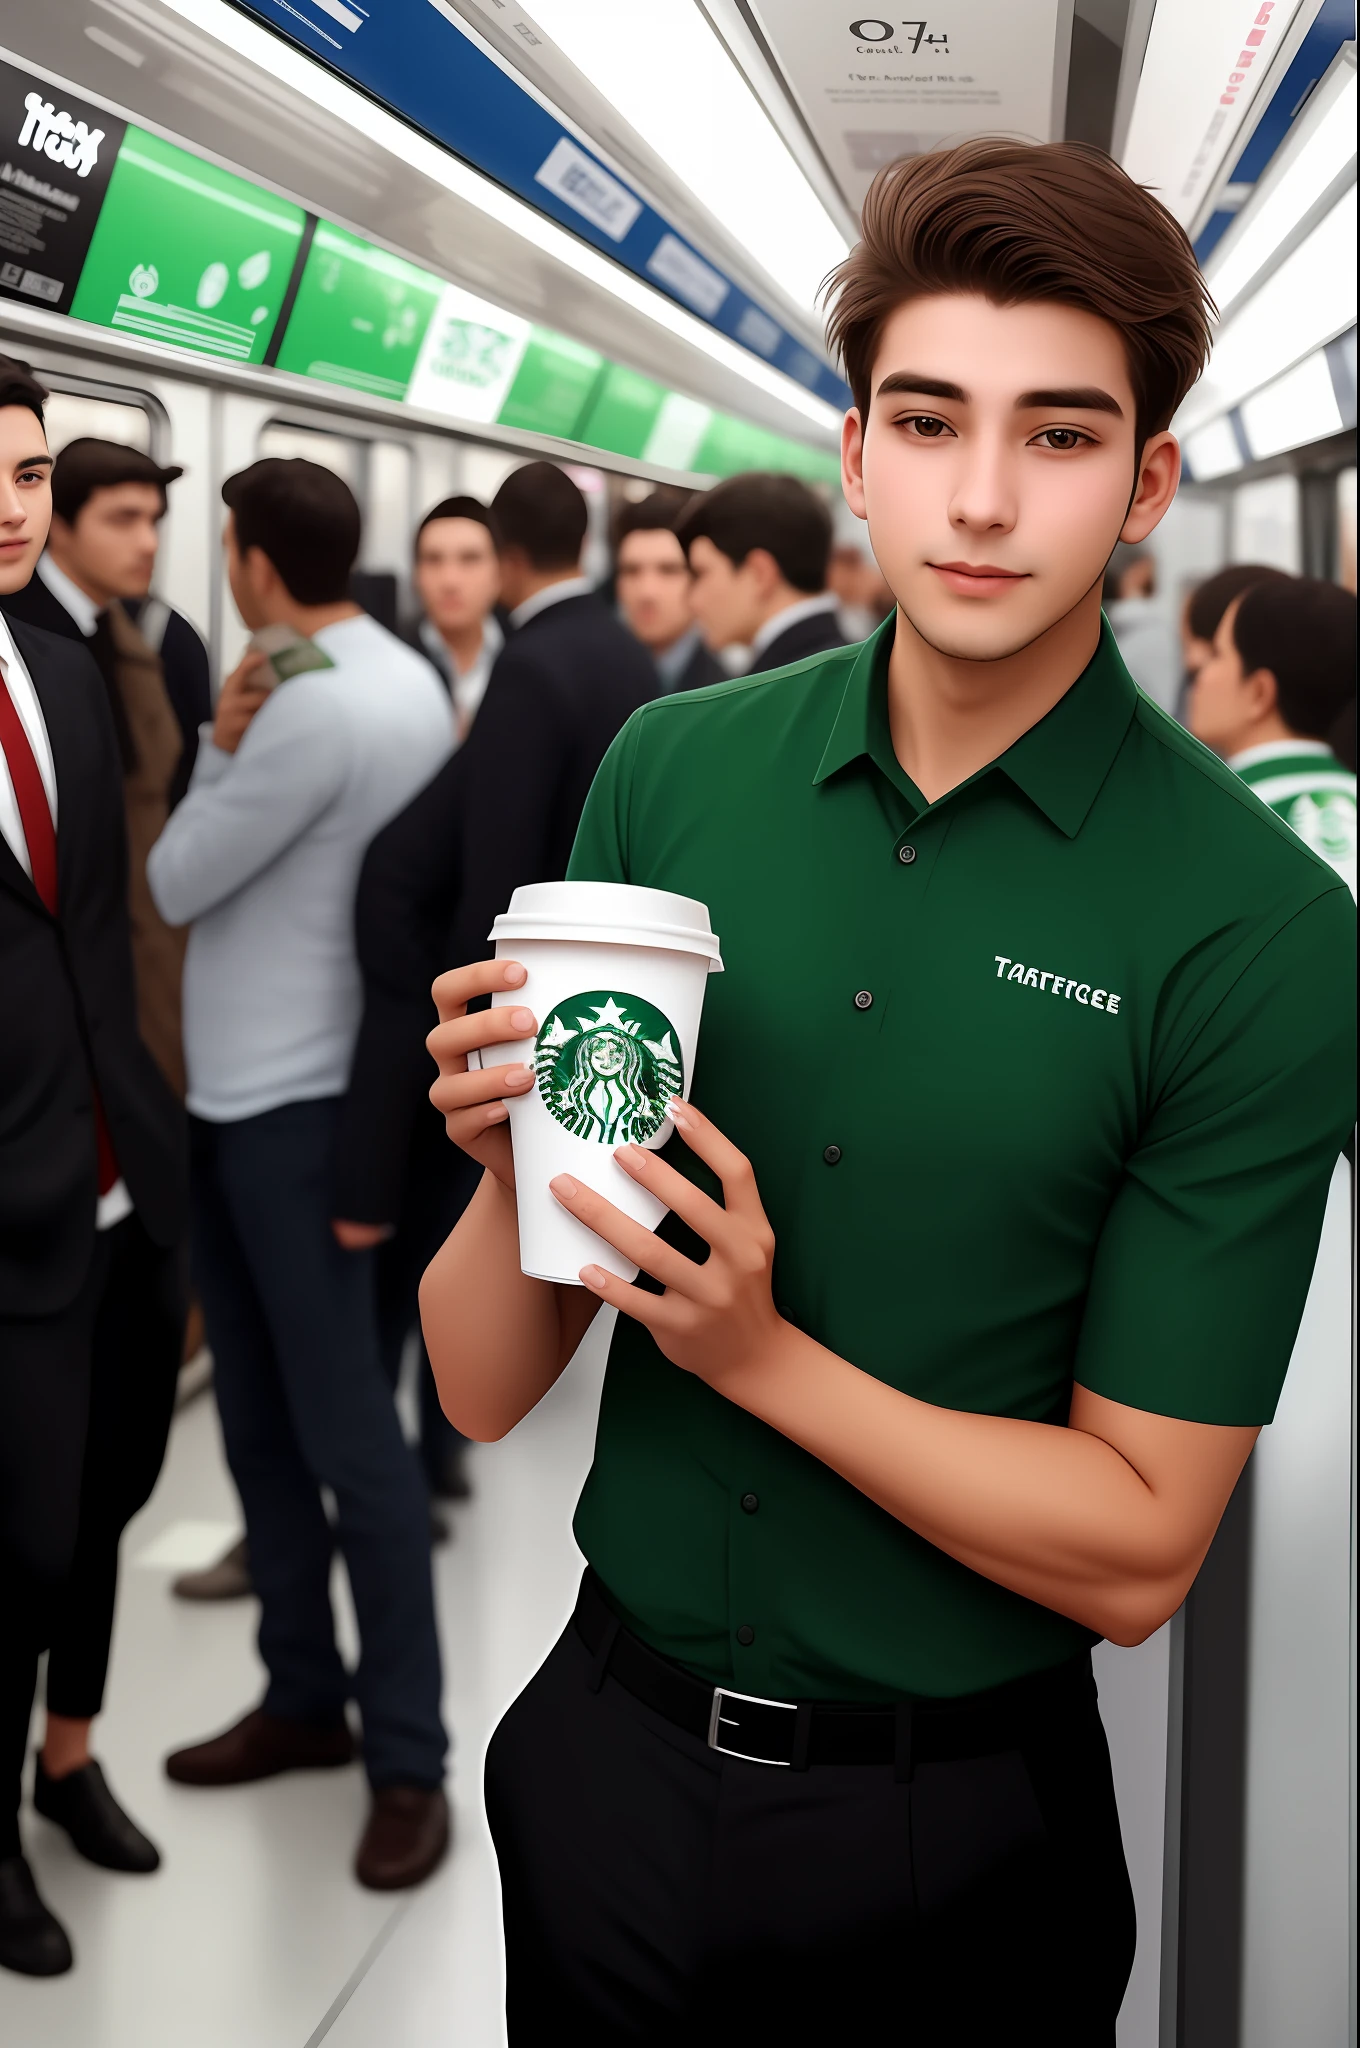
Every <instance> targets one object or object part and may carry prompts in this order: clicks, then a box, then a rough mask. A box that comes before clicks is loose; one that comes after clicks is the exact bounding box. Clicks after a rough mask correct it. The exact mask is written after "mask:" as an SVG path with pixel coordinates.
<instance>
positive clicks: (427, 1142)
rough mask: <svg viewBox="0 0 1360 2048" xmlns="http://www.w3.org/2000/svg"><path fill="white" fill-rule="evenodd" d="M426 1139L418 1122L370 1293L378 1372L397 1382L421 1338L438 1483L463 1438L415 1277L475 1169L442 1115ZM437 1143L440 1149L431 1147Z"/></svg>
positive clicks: (430, 1474) (455, 1212) (430, 1466)
mask: <svg viewBox="0 0 1360 2048" xmlns="http://www.w3.org/2000/svg"><path fill="white" fill-rule="evenodd" d="M438 1124H439V1128H438V1130H437V1132H436V1133H435V1134H434V1137H433V1139H431V1137H430V1135H429V1133H428V1132H427V1131H426V1130H425V1129H424V1128H423V1127H422V1128H421V1130H420V1133H419V1137H420V1142H419V1143H418V1144H413V1145H412V1147H411V1164H410V1172H409V1176H408V1183H407V1190H406V1198H405V1201H404V1202H403V1204H402V1212H401V1216H400V1217H399V1219H398V1221H397V1227H396V1230H395V1231H394V1232H393V1234H392V1236H391V1237H389V1238H388V1239H387V1241H386V1243H384V1244H380V1245H379V1246H378V1253H377V1262H376V1264H377V1274H376V1298H377V1313H378V1348H379V1350H380V1352H381V1354H382V1363H383V1371H384V1372H385V1373H386V1375H387V1378H388V1381H389V1383H390V1384H391V1385H392V1386H393V1387H395V1386H396V1384H397V1380H398V1378H399V1377H400V1374H401V1360H402V1354H403V1352H404V1351H405V1349H406V1340H407V1338H408V1337H409V1336H410V1334H411V1332H412V1330H414V1331H415V1333H416V1340H417V1342H418V1344H419V1347H420V1350H419V1357H418V1359H417V1362H416V1364H417V1382H416V1384H417V1389H418V1399H419V1403H420V1461H421V1464H422V1465H423V1466H424V1469H425V1476H426V1478H427V1479H428V1480H429V1481H430V1483H431V1484H432V1485H433V1486H435V1487H437V1486H438V1484H439V1482H440V1480H441V1478H442V1476H443V1468H444V1467H446V1466H447V1463H448V1460H449V1457H450V1455H451V1454H452V1453H453V1452H454V1451H455V1450H456V1448H457V1446H458V1445H459V1444H460V1443H461V1442H462V1441H463V1439H462V1437H461V1436H460V1435H459V1433H458V1431H457V1430H456V1429H455V1428H454V1426H453V1424H452V1423H451V1422H450V1421H449V1419H448V1417H447V1416H446V1415H445V1413H444V1411H443V1409H442V1408H441V1407H440V1405H439V1389H438V1388H437V1387H436V1385H435V1380H434V1373H433V1371H432V1369H431V1366H430V1355H429V1353H428V1351H427V1350H426V1349H425V1339H424V1337H423V1335H422V1334H421V1329H420V1302H419V1293H420V1281H421V1276H422V1274H423V1273H424V1271H425V1268H426V1267H427V1266H428V1265H429V1263H430V1260H431V1259H432V1258H433V1257H434V1255H435V1253H436V1252H437V1251H438V1250H439V1248H440V1246H441V1245H442V1244H443V1242H444V1240H445V1238H446V1237H447V1236H448V1234H449V1232H450V1231H451V1230H452V1229H453V1227H454V1225H455V1223H457V1221H458V1219H459V1217H460V1216H461V1215H462V1213H463V1211H464V1209H465V1208H466V1207H467V1205H468V1203H469V1202H470V1201H471V1199H472V1196H473V1194H474V1193H475V1191H476V1187H477V1182H478V1180H479V1179H480V1178H481V1169H480V1168H479V1167H478V1166H477V1165H476V1164H475V1162H474V1161H473V1160H471V1159H469V1158H468V1156H467V1154H466V1153H465V1152H460V1151H459V1150H458V1149H457V1147H456V1146H455V1145H451V1144H450V1143H449V1140H448V1138H447V1137H446V1136H445V1135H444V1120H443V1118H442V1117H440V1118H439V1119H438ZM436 1147H437V1148H438V1149H436Z"/></svg>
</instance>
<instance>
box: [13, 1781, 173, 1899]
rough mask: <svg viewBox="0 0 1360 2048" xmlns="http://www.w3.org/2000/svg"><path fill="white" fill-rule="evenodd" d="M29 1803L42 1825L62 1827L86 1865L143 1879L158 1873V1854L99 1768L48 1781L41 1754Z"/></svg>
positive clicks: (159, 1859)
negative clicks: (44, 1822)
mask: <svg viewBox="0 0 1360 2048" xmlns="http://www.w3.org/2000/svg"><path fill="white" fill-rule="evenodd" d="M33 1804H34V1806H35V1807H36V1808H37V1810H38V1812H39V1813H40V1814H41V1815H42V1817H43V1819H44V1820H50V1821H54V1822H55V1823H56V1825H57V1826H58V1827H59V1828H65V1830H66V1832H67V1834H68V1835H69V1836H70V1837H71V1841H72V1843H73V1844H74V1845H75V1847H76V1848H77V1849H78V1850H79V1852H80V1854H81V1855H82V1856H83V1857H84V1858H85V1860H86V1862H87V1863H97V1864H99V1865H100V1867H101V1869H104V1870H133V1871H137V1872H138V1873H139V1874H141V1875H145V1874H146V1873H147V1872H148V1871H151V1870H158V1869H159V1868H160V1861H161V1854H160V1850H159V1849H158V1848H157V1847H156V1845H155V1843H154V1842H149V1841H148V1840H147V1838H146V1836H145V1835H144V1834H143V1833H142V1831H141V1829H140V1828H139V1827H138V1826H137V1823H136V1821H134V1820H133V1819H132V1818H131V1817H130V1816H129V1815H128V1814H126V1813H124V1811H123V1809H122V1807H121V1806H120V1805H119V1804H118V1801H117V1800H116V1799H115V1798H114V1796H113V1794H112V1792H110V1790H109V1787H108V1780H107V1779H106V1778H105V1776H104V1773H103V1772H102V1771H101V1770H100V1768H99V1765H98V1764H96V1763H88V1764H85V1765H84V1766H83V1767H82V1768H81V1769H80V1770H78V1771H68V1772H67V1773H66V1775H65V1777H64V1778H49V1777H48V1775H47V1772H46V1771H45V1770H44V1769H43V1760H42V1757H41V1755H39V1757H38V1758H37V1768H36V1770H35V1771H34V1774H33Z"/></svg>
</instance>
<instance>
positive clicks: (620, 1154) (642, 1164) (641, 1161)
mask: <svg viewBox="0 0 1360 2048" xmlns="http://www.w3.org/2000/svg"><path fill="white" fill-rule="evenodd" d="M614 1157H615V1158H616V1159H617V1160H618V1161H619V1163H620V1165H622V1166H630V1167H631V1168H632V1169H633V1171H634V1173H636V1172H638V1171H639V1170H640V1169H645V1168H646V1167H647V1166H648V1165H649V1164H650V1158H649V1155H648V1154H647V1153H646V1152H644V1151H643V1149H642V1147H641V1145H620V1146H619V1149H618V1151H617V1152H616V1153H615V1154H614Z"/></svg>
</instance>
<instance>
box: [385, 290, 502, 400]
mask: <svg viewBox="0 0 1360 2048" xmlns="http://www.w3.org/2000/svg"><path fill="white" fill-rule="evenodd" d="M530 331H531V330H530V324H529V322H528V321H527V320H521V319H519V318H518V317H517V315H515V314H514V313H507V312H504V311H503V310H502V308H501V307H499V306H492V305H489V304H488V303H487V301H486V300H485V299H479V298H476V297H475V296H474V295H473V293H471V292H465V291H463V290H462V288H461V287H460V286H459V285H456V284H446V285H445V287H444V289H443V291H442V292H441V294H440V298H439V304H438V305H437V306H436V308H435V310H434V316H433V318H432V319H431V321H430V324H429V326H428V327H427V328H426V330H425V339H424V342H423V343H422V344H421V350H420V354H419V356H418V357H417V358H416V366H415V370H414V371H413V373H412V376H411V382H410V384H409V386H408V387H407V392H406V402H407V404H408V405H418V406H420V407H421V408H422V409H423V410H424V411H425V412H439V413H447V414H448V415H449V417H450V418H452V419H460V420H482V421H488V420H494V419H495V418H496V417H497V416H498V414H499V412H500V409H501V407H502V405H503V404H504V403H505V399H506V394H507V393H508V392H509V389H510V386H511V384H512V383H513V382H514V377H515V372H516V370H518V368H519V366H520V362H521V359H522V358H523V355H524V351H525V349H526V347H527V346H528V342H529V334H530Z"/></svg>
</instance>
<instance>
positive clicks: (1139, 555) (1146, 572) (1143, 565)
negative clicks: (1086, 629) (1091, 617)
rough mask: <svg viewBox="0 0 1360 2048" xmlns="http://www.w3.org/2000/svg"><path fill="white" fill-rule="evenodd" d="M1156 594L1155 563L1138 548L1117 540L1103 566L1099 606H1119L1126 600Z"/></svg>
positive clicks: (1144, 597)
mask: <svg viewBox="0 0 1360 2048" xmlns="http://www.w3.org/2000/svg"><path fill="white" fill-rule="evenodd" d="M1156 595H1157V564H1156V562H1155V560H1154V559H1153V557H1152V556H1151V555H1149V554H1147V553H1145V552H1144V551H1143V550H1142V549H1141V548H1131V547H1129V546H1128V545H1127V544H1126V543H1125V542H1124V541H1121V542H1120V543H1119V546H1118V547H1117V548H1116V549H1115V551H1114V553H1113V554H1112V555H1111V557H1110V559H1109V561H1108V562H1107V563H1106V565H1105V579H1104V582H1103V584H1102V586H1101V592H1100V601H1101V603H1102V604H1103V605H1110V604H1122V603H1123V602H1124V600H1125V599H1126V598H1142V599H1146V598H1149V597H1155V596H1156Z"/></svg>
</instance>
